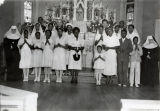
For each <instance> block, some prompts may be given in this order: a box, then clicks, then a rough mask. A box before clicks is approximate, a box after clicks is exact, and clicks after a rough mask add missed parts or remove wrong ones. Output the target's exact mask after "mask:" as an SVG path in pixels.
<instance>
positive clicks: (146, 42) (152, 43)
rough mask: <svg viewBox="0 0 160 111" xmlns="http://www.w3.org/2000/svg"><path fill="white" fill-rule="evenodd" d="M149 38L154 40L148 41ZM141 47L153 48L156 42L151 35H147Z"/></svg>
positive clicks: (156, 45)
mask: <svg viewBox="0 0 160 111" xmlns="http://www.w3.org/2000/svg"><path fill="white" fill-rule="evenodd" d="M149 40H153V41H154V42H151V43H150V42H149ZM143 47H144V48H146V49H153V48H156V47H158V43H157V42H156V40H155V39H154V38H153V36H151V35H150V36H147V39H146V41H145V43H144V44H143Z"/></svg>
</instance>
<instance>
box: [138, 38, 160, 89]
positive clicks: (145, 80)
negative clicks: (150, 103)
mask: <svg viewBox="0 0 160 111" xmlns="http://www.w3.org/2000/svg"><path fill="white" fill-rule="evenodd" d="M159 55H160V53H159V46H158V43H157V42H156V40H155V38H154V37H153V36H148V37H147V40H146V42H145V43H144V44H143V56H142V63H141V84H142V85H151V86H155V85H158V84H159V67H158V62H159V57H160V56H159Z"/></svg>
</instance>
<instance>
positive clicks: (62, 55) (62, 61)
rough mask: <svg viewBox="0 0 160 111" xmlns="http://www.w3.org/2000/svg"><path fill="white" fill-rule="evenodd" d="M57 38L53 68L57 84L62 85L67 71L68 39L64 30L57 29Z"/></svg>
mask: <svg viewBox="0 0 160 111" xmlns="http://www.w3.org/2000/svg"><path fill="white" fill-rule="evenodd" d="M56 35H57V36H56V37H55V41H54V55H53V67H52V69H54V70H55V71H56V76H57V80H56V82H58V83H62V74H63V71H64V70H66V38H65V34H64V33H63V28H62V27H58V28H57V34H56Z"/></svg>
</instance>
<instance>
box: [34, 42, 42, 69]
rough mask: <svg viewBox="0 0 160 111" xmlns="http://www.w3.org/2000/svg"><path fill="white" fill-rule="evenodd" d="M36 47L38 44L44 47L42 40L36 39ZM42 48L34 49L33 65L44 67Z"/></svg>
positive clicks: (39, 46)
mask: <svg viewBox="0 0 160 111" xmlns="http://www.w3.org/2000/svg"><path fill="white" fill-rule="evenodd" d="M33 45H34V47H35V46H37V47H38V48H42V40H41V39H39V40H38V39H35V40H34V41H33ZM42 52H43V51H42V50H40V49H34V50H33V59H32V60H33V67H42Z"/></svg>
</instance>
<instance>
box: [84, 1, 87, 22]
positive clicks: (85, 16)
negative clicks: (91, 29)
mask: <svg viewBox="0 0 160 111" xmlns="http://www.w3.org/2000/svg"><path fill="white" fill-rule="evenodd" d="M84 21H87V0H85V1H84Z"/></svg>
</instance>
